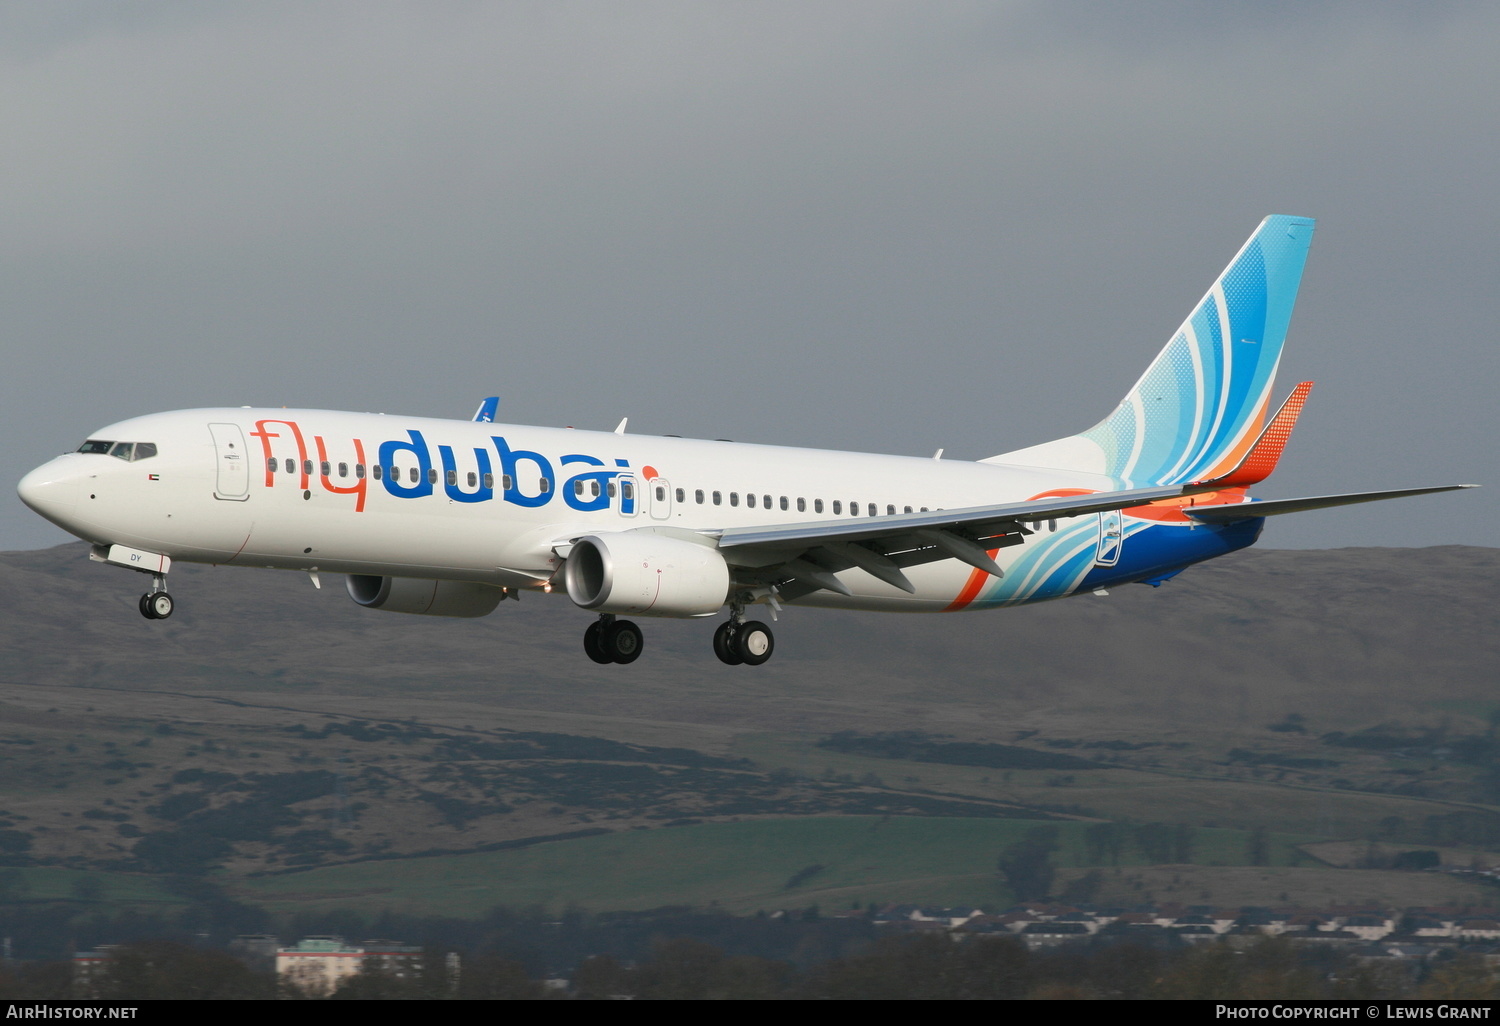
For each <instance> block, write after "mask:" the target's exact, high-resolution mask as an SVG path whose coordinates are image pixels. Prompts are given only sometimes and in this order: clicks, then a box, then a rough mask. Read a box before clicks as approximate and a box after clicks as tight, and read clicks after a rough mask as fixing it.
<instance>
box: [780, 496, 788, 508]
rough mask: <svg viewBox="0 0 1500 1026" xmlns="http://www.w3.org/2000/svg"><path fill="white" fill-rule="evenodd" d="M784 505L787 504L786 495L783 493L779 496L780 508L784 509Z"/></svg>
mask: <svg viewBox="0 0 1500 1026" xmlns="http://www.w3.org/2000/svg"><path fill="white" fill-rule="evenodd" d="M786 506H787V502H786V496H785V495H783V496H782V497H781V508H782V509H786Z"/></svg>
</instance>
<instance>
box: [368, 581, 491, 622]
mask: <svg viewBox="0 0 1500 1026" xmlns="http://www.w3.org/2000/svg"><path fill="white" fill-rule="evenodd" d="M345 587H347V588H348V589H349V597H350V598H352V599H353V600H354V601H355V602H358V603H359V604H360V605H362V606H364V607H365V608H366V609H384V610H386V611H387V612H391V613H416V614H419V615H422V616H488V615H489V614H490V613H493V612H494V611H495V607H496V606H498V605H499V604H500V600H501V599H503V598H504V597H505V592H504V591H502V590H501V589H499V588H497V587H495V586H494V585H492V584H476V583H474V582H472V581H428V580H422V579H420V578H416V577H375V576H372V575H370V574H350V575H349V576H348V577H347V578H346V579H345Z"/></svg>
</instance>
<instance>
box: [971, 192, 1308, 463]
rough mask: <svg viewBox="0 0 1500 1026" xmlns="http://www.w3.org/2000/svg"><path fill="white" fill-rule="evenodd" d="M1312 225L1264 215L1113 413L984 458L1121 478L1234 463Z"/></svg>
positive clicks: (1263, 403)
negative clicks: (1067, 433) (1063, 434)
mask: <svg viewBox="0 0 1500 1026" xmlns="http://www.w3.org/2000/svg"><path fill="white" fill-rule="evenodd" d="M1312 235H1313V221H1312V219H1311V218H1306V217H1290V216H1287V215H1284V214H1274V215H1272V216H1271V217H1268V218H1266V219H1265V220H1264V221H1262V222H1261V223H1260V227H1259V228H1257V229H1256V230H1255V234H1254V235H1252V236H1250V240H1249V241H1248V242H1246V243H1245V245H1244V247H1243V248H1241V249H1240V251H1239V253H1238V254H1236V255H1235V258H1234V259H1233V260H1232V261H1230V263H1229V266H1228V267H1227V268H1225V270H1224V273H1223V274H1221V275H1219V278H1218V280H1217V281H1215V282H1214V284H1213V287H1212V288H1210V289H1209V290H1208V294H1207V295H1205V296H1204V297H1203V299H1202V300H1201V301H1200V302H1199V303H1198V305H1197V307H1196V308H1194V310H1193V312H1192V313H1191V314H1189V315H1188V319H1187V320H1186V321H1184V322H1183V325H1182V327H1180V328H1178V329H1177V333H1176V334H1175V335H1173V336H1172V339H1171V341H1169V342H1168V343H1167V345H1166V348H1164V349H1163V350H1162V351H1161V352H1160V353H1158V354H1157V357H1156V359H1155V360H1153V361H1152V363H1151V366H1149V367H1148V368H1146V373H1145V374H1143V375H1141V379H1140V380H1139V381H1137V382H1136V384H1135V387H1134V388H1132V389H1131V390H1130V392H1129V393H1128V394H1127V395H1126V396H1125V398H1124V399H1123V400H1121V402H1120V405H1119V406H1118V407H1116V409H1115V411H1114V412H1113V413H1111V414H1110V415H1109V416H1108V417H1106V418H1104V419H1103V420H1102V421H1100V422H1099V423H1098V424H1095V425H1094V426H1093V427H1091V428H1089V429H1088V430H1087V431H1084V432H1083V433H1081V434H1077V435H1073V436H1071V437H1068V438H1060V439H1058V440H1057V441H1054V442H1046V443H1044V444H1042V445H1035V446H1032V447H1030V448H1027V449H1018V450H1016V451H1014V452H1009V453H1004V454H1002V455H1000V456H992V457H991V458H990V459H988V460H985V461H984V462H986V463H1013V464H1021V465H1025V466H1038V467H1051V468H1056V469H1065V470H1083V471H1089V472H1091V473H1097V474H1106V475H1108V476H1110V477H1113V478H1115V479H1116V480H1117V481H1118V482H1119V486H1120V487H1123V488H1136V487H1146V486H1149V485H1166V484H1182V483H1186V482H1189V481H1200V480H1203V479H1205V478H1209V477H1212V476H1213V475H1214V474H1215V473H1224V472H1225V470H1228V469H1230V468H1233V467H1235V466H1236V465H1237V464H1238V463H1240V461H1241V460H1243V459H1244V457H1245V455H1246V453H1247V452H1248V451H1249V450H1250V447H1251V446H1252V445H1254V444H1255V441H1256V440H1257V439H1258V438H1259V437H1260V434H1261V429H1262V428H1263V427H1264V425H1265V419H1266V413H1267V410H1268V409H1269V406H1270V401H1271V386H1272V384H1273V382H1274V379H1275V376H1276V366H1277V364H1278V363H1279V362H1280V361H1281V347H1282V344H1283V343H1284V342H1285V341H1286V331H1287V325H1288V323H1290V321H1291V318H1292V306H1293V304H1294V303H1295V302H1296V299H1297V287H1298V285H1299V284H1300V283H1301V281H1302V267H1303V265H1304V264H1305V263H1306V261H1307V250H1308V246H1309V245H1310V244H1311V243H1312Z"/></svg>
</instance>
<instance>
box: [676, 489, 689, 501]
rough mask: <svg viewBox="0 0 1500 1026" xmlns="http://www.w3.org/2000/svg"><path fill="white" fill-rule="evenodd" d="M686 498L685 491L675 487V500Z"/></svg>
mask: <svg viewBox="0 0 1500 1026" xmlns="http://www.w3.org/2000/svg"><path fill="white" fill-rule="evenodd" d="M686 499H687V492H685V491H683V490H682V489H681V488H679V489H677V501H678V502H683V501H685V500H686Z"/></svg>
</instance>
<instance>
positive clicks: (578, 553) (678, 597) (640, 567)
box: [563, 531, 729, 616]
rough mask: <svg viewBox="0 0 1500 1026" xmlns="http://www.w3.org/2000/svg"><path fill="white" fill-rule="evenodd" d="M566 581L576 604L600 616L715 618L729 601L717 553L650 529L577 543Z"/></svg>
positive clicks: (726, 570) (726, 576)
mask: <svg viewBox="0 0 1500 1026" xmlns="http://www.w3.org/2000/svg"><path fill="white" fill-rule="evenodd" d="M563 580H564V581H565V582H566V583H567V587H568V597H569V598H570V599H572V600H573V601H574V603H576V604H577V605H579V606H582V607H583V608H584V609H592V610H594V611H595V612H599V613H637V614H643V615H647V616H711V615H712V614H714V613H717V612H718V611H719V609H720V608H722V607H723V605H724V603H725V602H726V601H727V600H728V597H729V566H728V564H726V563H725V562H724V557H723V556H721V555H720V554H719V550H718V549H714V548H710V547H708V546H706V545H699V544H697V543H695V542H690V541H684V540H682V539H680V538H671V537H668V536H666V535H661V534H655V533H652V532H648V531H642V532H634V531H630V532H622V533H619V534H603V535H590V536H589V537H587V538H580V539H578V540H577V541H576V542H574V543H573V548H572V551H570V552H569V553H568V561H567V564H566V565H565V566H564V568H563Z"/></svg>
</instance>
